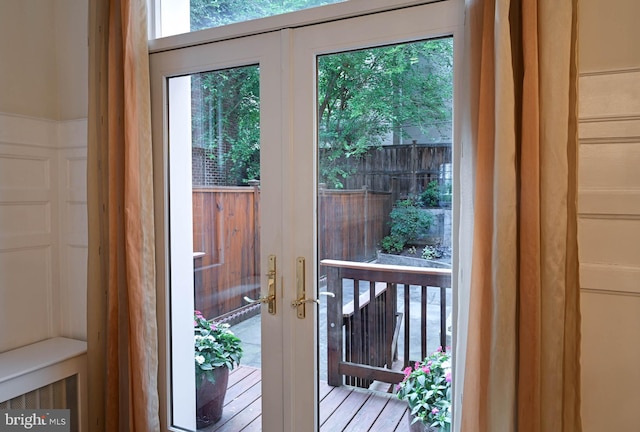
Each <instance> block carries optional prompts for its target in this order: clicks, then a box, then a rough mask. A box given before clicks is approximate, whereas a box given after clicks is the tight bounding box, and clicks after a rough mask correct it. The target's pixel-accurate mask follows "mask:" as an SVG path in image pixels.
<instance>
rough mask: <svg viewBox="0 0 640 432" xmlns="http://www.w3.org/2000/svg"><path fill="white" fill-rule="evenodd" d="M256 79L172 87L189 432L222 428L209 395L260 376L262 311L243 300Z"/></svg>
mask: <svg viewBox="0 0 640 432" xmlns="http://www.w3.org/2000/svg"><path fill="white" fill-rule="evenodd" d="M259 73H260V70H259V67H258V66H245V67H238V68H233V69H225V70H218V71H210V72H204V73H197V74H192V75H187V76H181V77H175V78H170V79H169V101H170V106H169V129H170V131H171V132H170V139H169V141H170V143H169V147H170V161H169V169H170V179H171V180H170V181H171V187H170V202H171V204H170V206H171V208H170V219H171V221H170V230H171V278H172V279H171V290H172V299H171V309H172V319H171V327H172V365H173V371H172V372H173V373H172V380H173V381H172V389H173V400H172V407H173V410H174V411H173V419H174V425H175V426H178V427H180V428H181V429H184V430H196V429H206V428H210V427H211V426H212V425H214V424H215V423H217V422H219V421H221V420H220V419H221V417H220V415H221V413H222V411H221V410H222V404H221V403H222V401H223V400H224V397H219V398H213V397H212V396H211V394H222V395H224V394H225V390H227V386H228V390H229V391H231V389H232V388H233V387H234V386H235V385H236V382H237V379H236V378H235V376H234V374H236V373H238V371H239V370H240V369H242V370H243V372H241V373H242V374H251V375H252V376H253V375H256V376H258V375H259V369H260V366H261V364H260V361H261V359H260V345H261V341H260V335H261V323H260V305H259V304H252V303H249V302H247V300H245V298H247V297H248V298H253V299H255V298H258V297H259V295H260V277H259V275H260V268H259V267H260V252H259V251H260V247H259V246H260V244H259V237H260V233H259V227H260V213H259V210H258V209H259V200H260V98H259V87H260V85H259V83H260V76H259ZM229 332H231V333H232V334H229ZM194 333H195V335H194ZM194 338H195V346H194ZM194 355H195V364H194ZM194 367H195V371H194ZM216 383H217V384H220V386H221V388H220V389H217V388H216V387H215V386H216ZM254 387H255V388H254V390H253V391H254V392H258V393H259V391H260V385H259V383H258V381H256V383H254ZM252 388H253V387H252ZM226 393H228V391H227V392H226ZM194 397H195V400H194ZM194 405H195V415H193V413H194V411H193V410H192V407H193V406H194Z"/></svg>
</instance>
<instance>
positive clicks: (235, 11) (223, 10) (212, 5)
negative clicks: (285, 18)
mask: <svg viewBox="0 0 640 432" xmlns="http://www.w3.org/2000/svg"><path fill="white" fill-rule="evenodd" d="M335 2H336V1H335V0H333V1H327V0H250V1H247V0H191V31H195V30H201V29H206V28H212V27H219V26H222V25H226V24H232V23H236V22H242V21H249V20H252V19H257V18H264V17H268V16H273V15H279V14H282V13H286V12H292V11H296V10H301V9H306V8H310V7H313V6H321V5H326V4H331V3H335Z"/></svg>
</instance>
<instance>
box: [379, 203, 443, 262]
mask: <svg viewBox="0 0 640 432" xmlns="http://www.w3.org/2000/svg"><path fill="white" fill-rule="evenodd" d="M389 217H390V219H391V221H390V225H391V232H390V233H389V235H388V236H386V237H384V238H383V239H382V242H381V247H382V250H383V251H385V252H388V253H397V252H401V251H402V250H403V249H404V247H405V245H406V244H407V243H409V242H410V241H412V240H415V239H416V238H417V237H418V233H420V232H423V231H426V230H428V229H429V227H430V226H431V223H432V216H431V215H430V214H428V213H426V212H424V211H422V210H421V209H420V208H419V207H418V206H417V205H416V204H415V202H414V201H413V200H410V199H406V200H400V201H398V202H397V203H396V205H395V206H394V208H393V210H391V213H390V214H389Z"/></svg>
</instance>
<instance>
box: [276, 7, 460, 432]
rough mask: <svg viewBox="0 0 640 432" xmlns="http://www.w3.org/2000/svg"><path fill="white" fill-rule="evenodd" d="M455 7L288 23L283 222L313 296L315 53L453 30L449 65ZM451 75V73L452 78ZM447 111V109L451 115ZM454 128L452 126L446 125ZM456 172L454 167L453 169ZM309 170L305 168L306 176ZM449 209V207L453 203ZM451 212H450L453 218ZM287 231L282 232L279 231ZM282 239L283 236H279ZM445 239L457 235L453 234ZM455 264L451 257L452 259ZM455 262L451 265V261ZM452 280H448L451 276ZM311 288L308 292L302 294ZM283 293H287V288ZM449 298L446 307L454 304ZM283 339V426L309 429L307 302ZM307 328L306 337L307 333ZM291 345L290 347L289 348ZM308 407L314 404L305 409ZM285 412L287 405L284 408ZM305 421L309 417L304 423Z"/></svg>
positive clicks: (312, 344)
mask: <svg viewBox="0 0 640 432" xmlns="http://www.w3.org/2000/svg"><path fill="white" fill-rule="evenodd" d="M462 6H463V2H461V1H448V2H441V3H434V4H427V5H422V6H414V7H411V8H405V9H397V10H393V11H388V12H384V13H377V14H371V15H367V16H362V17H357V18H350V19H345V20H340V21H334V22H329V23H323V24H317V25H313V26H307V27H301V28H298V29H295V30H293V35H292V50H291V56H292V57H291V61H292V70H293V71H294V72H293V76H292V82H291V88H292V89H295V91H291V96H292V97H293V100H292V102H291V103H292V111H291V112H292V121H291V123H292V124H293V125H294V126H293V128H292V130H293V134H292V136H291V138H292V140H291V142H290V149H289V150H288V153H289V154H290V157H289V160H291V161H295V163H293V164H292V170H291V171H287V173H290V175H291V178H290V179H289V180H288V182H287V183H288V184H290V185H291V189H292V190H291V193H290V194H289V195H288V196H289V197H290V199H291V200H292V201H291V204H290V206H289V207H288V208H289V209H290V210H288V211H287V212H285V217H290V218H291V219H290V220H287V222H286V223H285V226H287V227H294V228H293V229H292V230H291V232H292V233H295V234H292V235H291V236H290V238H289V241H288V242H286V243H285V244H287V245H288V246H287V247H288V248H290V250H291V251H292V252H293V255H294V256H296V257H298V256H300V257H304V258H305V261H306V262H307V271H306V282H305V283H306V286H307V287H313V289H311V290H309V291H310V293H312V294H313V295H315V298H318V297H317V296H318V286H317V280H318V267H317V262H318V256H317V182H318V181H317V178H318V177H317V164H318V161H317V120H318V119H317V100H316V97H317V96H316V76H317V71H316V63H317V62H316V58H317V56H319V55H323V54H332V53H338V52H344V51H349V50H357V49H362V48H369V47H376V46H384V45H389V44H396V43H403V42H411V41H419V40H425V39H431V38H437V37H441V36H454V55H455V56H456V58H455V60H454V61H455V62H456V66H455V67H456V68H459V66H458V63H459V60H460V57H459V55H458V54H457V53H458V52H461V47H462V38H461V37H459V36H461V30H462V16H463V13H462ZM456 79H457V78H456ZM454 117H455V114H454ZM454 129H455V128H454ZM458 143H459V139H458V134H457V132H455V131H454V149H453V151H454V152H455V153H457V152H458V151H459V145H458ZM456 172H457V171H456ZM310 174H313V175H310ZM454 211H455V210H454ZM457 218H458V216H457V215H455V214H454V223H457V220H458V219H457ZM286 234H287V233H285V235H286ZM285 239H286V237H285ZM453 241H454V242H455V241H457V239H456V238H454V239H453ZM456 264H457V263H455V262H454V266H455V265H456ZM454 269H455V267H454ZM452 283H453V286H454V290H453V291H454V293H455V285H456V280H455V278H454V280H453V281H452ZM309 295H311V294H308V296H309ZM291 298H292V299H293V298H295V292H292V294H291ZM455 301H456V300H455V299H454V309H455ZM284 319H285V326H284V331H285V332H286V333H288V334H285V340H291V341H293V343H292V344H291V345H292V347H287V346H285V350H290V351H291V353H290V356H289V357H290V359H291V376H290V377H287V376H286V374H285V379H287V378H288V379H289V380H290V382H291V383H295V385H290V388H291V393H290V394H288V395H287V394H285V410H287V409H289V412H290V416H285V418H287V419H290V421H291V423H290V427H288V428H287V429H285V430H286V431H290V432H294V431H302V430H309V431H310V430H314V428H316V427H317V426H316V425H317V424H318V420H317V418H318V409H317V408H315V407H316V406H317V388H316V383H317V367H316V370H315V371H314V373H313V374H311V373H310V372H311V371H310V370H309V367H308V366H307V365H309V364H315V362H316V361H317V358H318V355H317V354H318V353H317V339H318V333H317V330H318V329H317V321H318V320H317V308H316V307H308V308H307V318H306V319H305V320H298V319H297V317H296V314H295V313H293V314H289V315H288V316H285V317H284ZM311 335H313V336H311ZM294 347H295V348H294ZM285 370H288V369H285ZM309 407H314V410H313V411H311V409H310V408H309ZM285 413H287V411H285ZM311 420H313V423H311Z"/></svg>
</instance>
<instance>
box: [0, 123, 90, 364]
mask: <svg viewBox="0 0 640 432" xmlns="http://www.w3.org/2000/svg"><path fill="white" fill-rule="evenodd" d="M86 140H87V121H86V119H81V120H73V121H64V122H56V121H51V120H46V119H38V118H30V117H25V116H20V115H12V114H7V113H0V267H2V279H3V284H2V285H0V297H1V298H2V299H3V302H4V301H6V302H7V304H12V308H11V310H9V311H7V312H6V313H3V314H0V328H13V327H14V326H12V324H15V322H19V321H20V314H24V311H25V310H30V311H33V312H34V313H36V314H38V316H39V318H38V319H37V320H36V321H37V322H34V325H33V326H30V327H33V328H29V329H27V328H24V329H22V327H23V326H20V328H18V329H17V330H16V331H15V332H12V334H11V335H10V337H9V336H7V337H0V352H2V351H6V350H9V349H12V348H17V347H19V346H22V345H26V344H29V343H33V342H36V341H38V340H41V339H44V338H49V337H54V336H67V335H69V336H73V337H76V338H82V337H85V338H86V318H85V315H86V313H85V310H86V249H87V233H86V227H87V223H86V185H85V182H86V180H85V179H86ZM69 255H72V256H71V257H70V256H69ZM76 315H77V316H76Z"/></svg>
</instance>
